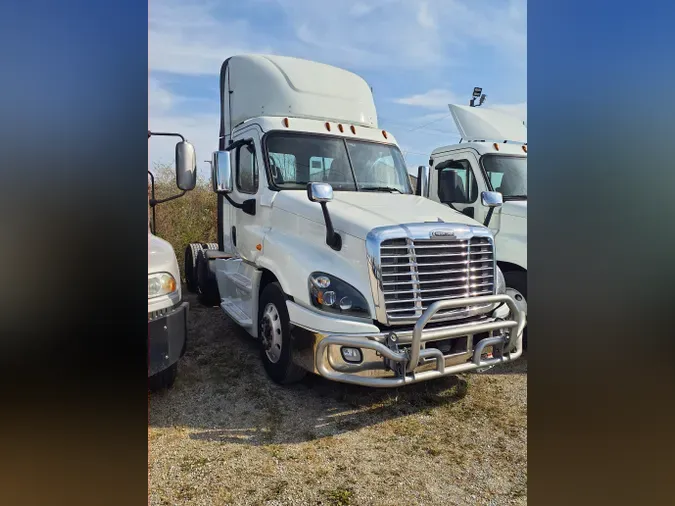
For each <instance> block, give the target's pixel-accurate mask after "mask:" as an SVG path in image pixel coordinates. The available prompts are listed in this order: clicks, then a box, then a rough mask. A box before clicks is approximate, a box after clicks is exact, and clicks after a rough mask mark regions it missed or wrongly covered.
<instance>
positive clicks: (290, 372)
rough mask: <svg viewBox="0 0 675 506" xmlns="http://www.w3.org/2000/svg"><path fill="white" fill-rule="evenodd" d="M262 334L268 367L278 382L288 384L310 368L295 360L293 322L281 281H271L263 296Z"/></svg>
mask: <svg viewBox="0 0 675 506" xmlns="http://www.w3.org/2000/svg"><path fill="white" fill-rule="evenodd" d="M258 335H259V336H260V344H261V349H260V356H261V358H262V361H263V365H264V366H265V371H266V372H267V374H268V375H269V377H270V378H272V380H273V381H274V382H275V383H279V384H280V385H288V384H290V383H295V382H297V381H300V380H301V379H302V378H304V377H305V375H306V374H307V371H305V370H304V369H303V368H302V367H300V366H298V365H297V364H295V363H294V362H293V355H292V353H293V350H292V347H291V323H290V318H289V317H288V309H287V308H286V296H285V295H284V292H283V291H282V290H281V286H280V285H279V283H270V284H269V285H267V286H266V287H265V288H264V290H263V292H262V294H261V296H260V303H259V305H258ZM274 336H276V338H275V337H274Z"/></svg>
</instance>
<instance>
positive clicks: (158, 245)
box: [148, 233, 178, 279]
mask: <svg viewBox="0 0 675 506" xmlns="http://www.w3.org/2000/svg"><path fill="white" fill-rule="evenodd" d="M177 271H178V263H177V262H176V255H175V254H174V252H173V247H172V246H171V244H169V243H168V242H166V241H165V240H164V239H160V238H159V237H157V236H155V235H152V234H150V233H148V274H151V273H153V272H168V273H170V274H172V275H173V276H174V277H176V279H178V278H177V276H178V273H177Z"/></svg>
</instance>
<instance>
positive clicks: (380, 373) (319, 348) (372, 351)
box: [312, 294, 526, 387]
mask: <svg viewBox="0 0 675 506" xmlns="http://www.w3.org/2000/svg"><path fill="white" fill-rule="evenodd" d="M493 303H501V304H506V305H507V306H508V308H509V309H510V313H509V314H508V318H507V319H500V318H499V317H496V316H495V315H494V313H493V316H492V317H486V318H484V319H483V320H480V321H476V322H470V323H461V324H454V325H453V324H449V325H448V326H443V327H435V328H430V329H427V330H425V327H426V325H427V324H428V323H429V321H430V320H431V318H432V317H433V316H434V315H435V314H436V313H437V312H438V311H441V310H444V309H452V308H456V307H463V306H470V305H480V304H493ZM525 323H526V322H525V314H524V313H523V312H521V311H520V310H519V309H518V306H517V305H516V302H515V301H514V300H513V299H512V298H511V297H510V296H509V295H506V294H502V295H486V296H482V297H472V298H470V299H451V300H444V301H438V302H435V303H433V304H432V305H431V306H429V307H428V308H427V310H426V311H425V312H424V313H423V314H422V316H421V317H420V318H419V320H418V321H417V323H416V324H415V326H414V328H413V330H412V331H408V332H400V333H398V334H397V333H396V332H394V331H392V332H389V333H377V334H370V335H368V334H366V335H363V334H351V335H350V334H321V333H315V334H314V336H315V343H314V346H312V348H313V354H314V356H313V357H312V358H313V363H314V364H313V365H314V367H313V369H314V371H315V372H317V373H318V374H320V375H321V376H323V377H325V378H327V379H330V380H334V381H339V382H343V383H354V384H357V385H364V386H370V387H397V386H401V385H407V384H410V383H417V382H420V381H426V380H429V379H433V378H438V377H441V376H448V375H452V374H458V373H462V372H468V371H472V370H476V369H483V368H487V367H491V366H493V365H497V364H500V363H504V362H510V361H513V360H516V359H517V358H518V357H520V355H521V354H522V352H523V345H522V335H523V328H524V327H525ZM439 343H443V346H441V345H440V344H439ZM342 347H349V348H359V349H360V351H361V355H362V357H363V360H362V361H361V362H360V363H358V364H354V363H348V362H346V361H345V360H344V358H343V356H342V354H341V349H342ZM488 348H491V349H492V357H491V358H490V355H489V354H486V356H485V357H484V356H483V355H484V352H485V351H486V349H488Z"/></svg>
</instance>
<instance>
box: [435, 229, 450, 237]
mask: <svg viewBox="0 0 675 506" xmlns="http://www.w3.org/2000/svg"><path fill="white" fill-rule="evenodd" d="M431 237H452V238H455V234H453V233H452V232H450V231H449V230H432V231H431Z"/></svg>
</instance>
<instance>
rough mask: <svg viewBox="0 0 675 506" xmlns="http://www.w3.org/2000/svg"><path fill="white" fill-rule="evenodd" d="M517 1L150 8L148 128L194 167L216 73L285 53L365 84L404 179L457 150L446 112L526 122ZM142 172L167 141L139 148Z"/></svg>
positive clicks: (198, 0)
mask: <svg viewBox="0 0 675 506" xmlns="http://www.w3.org/2000/svg"><path fill="white" fill-rule="evenodd" d="M526 17H527V6H526V2H525V0H472V1H466V0H361V1H356V0H332V1H331V0H247V1H245V2H244V1H234V0H151V1H150V3H149V32H148V43H149V55H148V56H149V67H150V68H149V127H150V128H151V129H155V130H165V131H166V130H174V131H176V130H177V131H180V132H181V133H183V134H184V135H185V136H186V137H187V138H188V139H189V140H190V141H191V142H193V143H194V144H195V147H196V148H197V154H198V160H199V165H200V173H202V174H207V173H208V164H206V163H205V162H203V160H207V159H209V158H210V156H211V152H212V151H213V150H215V149H216V148H217V137H218V124H219V123H218V121H219V118H218V73H219V71H220V66H221V64H222V62H223V61H224V60H225V59H226V58H228V57H229V56H232V55H234V54H241V53H266V54H279V55H284V56H295V57H299V58H307V59H310V60H315V61H320V62H323V63H327V64H331V65H336V66H338V67H342V68H345V69H347V70H350V71H352V72H355V73H357V74H359V75H360V76H362V77H363V78H364V79H365V80H366V81H368V83H369V84H370V85H371V86H372V87H373V90H374V95H375V103H376V106H377V111H378V118H379V123H380V127H381V128H385V129H387V130H389V131H391V132H393V133H394V135H395V136H396V138H397V140H398V142H399V144H400V146H401V150H402V151H403V153H404V155H405V157H406V161H407V163H408V168H409V170H410V171H411V172H412V173H414V172H415V171H416V167H417V165H420V164H423V163H425V162H426V160H428V157H429V153H431V151H432V150H433V149H434V148H436V147H438V146H442V145H446V144H452V143H454V142H457V140H458V139H459V136H458V135H457V131H456V129H455V125H454V123H453V121H452V118H450V117H449V111H448V107H447V104H449V103H467V102H468V100H469V98H470V95H471V92H472V90H473V87H474V86H482V87H483V88H484V93H486V94H487V95H488V99H487V102H486V104H485V106H490V107H499V108H503V109H505V110H508V111H511V112H513V113H514V114H516V115H518V116H520V117H522V118H523V119H525V116H526V114H527V73H526V69H527V35H526ZM149 156H150V164H151V166H154V164H156V163H167V162H171V161H172V159H173V143H172V141H171V140H169V139H157V140H154V141H153V142H151V143H150V154H149Z"/></svg>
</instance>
